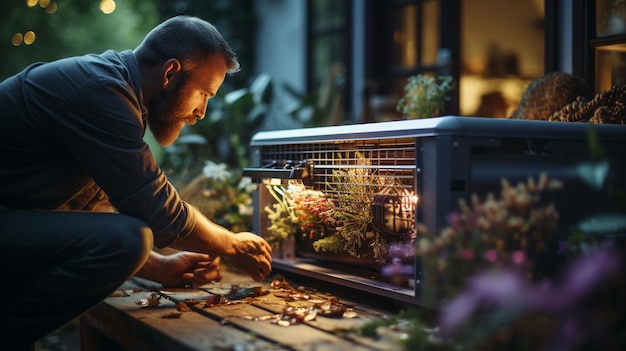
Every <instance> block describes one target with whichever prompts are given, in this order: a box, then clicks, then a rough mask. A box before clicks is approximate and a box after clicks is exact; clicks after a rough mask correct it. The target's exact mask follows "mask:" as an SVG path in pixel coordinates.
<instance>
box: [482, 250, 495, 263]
mask: <svg viewBox="0 0 626 351" xmlns="http://www.w3.org/2000/svg"><path fill="white" fill-rule="evenodd" d="M485 259H486V260H487V262H491V263H494V262H496V261H497V260H498V253H497V252H496V250H493V249H491V250H489V251H487V252H485Z"/></svg>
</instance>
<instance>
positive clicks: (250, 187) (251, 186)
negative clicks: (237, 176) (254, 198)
mask: <svg viewBox="0 0 626 351" xmlns="http://www.w3.org/2000/svg"><path fill="white" fill-rule="evenodd" d="M237 188H238V189H239V190H240V191H243V192H245V193H252V192H253V191H255V190H256V184H255V183H252V178H250V177H241V180H240V181H239V185H238V186H237Z"/></svg>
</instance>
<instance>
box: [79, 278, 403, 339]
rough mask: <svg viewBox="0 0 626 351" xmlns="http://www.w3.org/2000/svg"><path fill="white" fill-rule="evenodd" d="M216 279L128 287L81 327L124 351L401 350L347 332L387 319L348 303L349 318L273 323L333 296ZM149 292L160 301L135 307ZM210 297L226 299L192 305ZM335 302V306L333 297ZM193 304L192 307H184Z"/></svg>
mask: <svg viewBox="0 0 626 351" xmlns="http://www.w3.org/2000/svg"><path fill="white" fill-rule="evenodd" d="M222 276H223V280H222V282H216V283H212V284H207V285H204V286H202V287H200V288H199V289H162V288H159V287H158V286H157V285H154V284H153V283H151V282H145V281H139V282H140V286H141V290H133V289H136V288H137V286H136V285H132V284H130V283H129V284H127V285H126V286H125V288H126V289H127V291H129V293H130V296H126V297H109V298H107V299H106V300H105V301H103V302H102V303H101V304H99V305H98V306H96V307H95V308H94V309H93V310H92V311H90V312H89V313H88V314H87V315H86V316H85V317H84V320H85V322H86V323H87V324H89V325H91V326H92V327H94V328H96V329H97V330H99V331H100V332H102V333H103V334H105V335H107V336H108V337H110V338H112V339H114V340H116V342H117V343H119V344H120V345H122V346H123V347H124V348H126V349H128V350H173V349H175V350H207V349H212V350H236V349H239V348H240V347H241V346H243V345H245V350H257V349H258V350H307V351H308V350H346V349H352V350H356V351H359V350H366V351H367V350H373V351H375V350H390V351H393V350H401V347H400V344H399V343H395V342H389V341H382V340H375V339H372V338H367V337H363V336H359V335H358V334H357V333H355V332H354V330H356V329H358V328H360V327H362V326H363V325H364V324H366V323H368V322H370V321H373V320H376V319H380V318H385V316H386V314H385V313H384V312H382V311H379V310H377V309H375V308H371V307H369V306H358V305H356V304H355V303H353V302H350V303H345V305H346V306H345V307H346V308H347V310H348V311H349V312H350V313H347V314H344V316H337V317H325V316H322V315H319V314H318V315H317V317H316V318H315V319H313V320H309V321H305V322H299V323H294V324H291V325H288V326H284V325H280V323H277V321H278V318H279V317H280V316H281V312H283V310H284V308H285V307H286V306H291V307H295V308H303V309H306V308H310V307H312V306H313V305H314V304H315V303H320V301H325V300H328V299H331V298H333V296H332V295H330V294H327V293H324V292H316V291H308V290H297V288H296V287H293V289H288V288H273V287H272V285H271V282H269V281H265V282H260V283H259V282H254V281H252V280H251V279H249V278H247V277H244V276H241V275H239V274H236V273H233V272H228V271H223V273H222ZM135 283H137V281H135ZM235 288H238V289H249V290H250V291H257V290H259V289H260V290H262V291H263V292H264V293H263V294H260V295H259V296H254V297H247V298H245V299H240V298H239V297H238V296H232V294H229V293H232V292H233V291H234V289H235ZM151 290H154V291H155V292H157V293H158V294H159V296H160V297H161V298H160V300H159V304H158V306H154V307H139V306H138V304H137V301H140V300H141V299H144V301H145V299H147V298H148V296H149V294H150V293H151ZM294 291H296V292H298V293H301V294H302V295H306V296H307V297H308V298H307V299H301V300H300V299H296V300H295V301H294V299H293V298H290V293H293V292H294ZM214 295H219V296H222V297H224V296H228V297H229V298H231V299H228V300H229V302H227V303H220V304H215V305H207V304H205V303H204V302H199V301H204V299H205V298H206V297H207V296H214ZM296 296H299V295H296ZM334 298H335V299H337V298H338V299H339V303H340V304H341V303H342V301H341V298H340V297H334ZM192 300H193V301H196V302H197V303H193V304H192V303H189V302H190V301H192ZM224 301H225V299H224V298H222V302H224ZM177 302H187V305H188V306H189V307H190V309H191V311H189V312H178V311H177V309H176V303H177ZM172 313H179V316H178V318H163V316H164V315H167V314H172ZM348 317H349V318H348Z"/></svg>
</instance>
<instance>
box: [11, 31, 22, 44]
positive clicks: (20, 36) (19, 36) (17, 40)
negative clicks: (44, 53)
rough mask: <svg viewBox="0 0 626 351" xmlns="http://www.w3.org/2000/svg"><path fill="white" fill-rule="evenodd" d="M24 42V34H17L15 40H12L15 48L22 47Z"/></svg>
mask: <svg viewBox="0 0 626 351" xmlns="http://www.w3.org/2000/svg"><path fill="white" fill-rule="evenodd" d="M23 41H24V36H22V33H15V34H13V38H11V43H12V44H13V46H20V45H22V42H23Z"/></svg>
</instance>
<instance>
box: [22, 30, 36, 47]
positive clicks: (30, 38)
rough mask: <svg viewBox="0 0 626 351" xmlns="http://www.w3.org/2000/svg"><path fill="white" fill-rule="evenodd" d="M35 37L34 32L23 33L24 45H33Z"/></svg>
mask: <svg viewBox="0 0 626 351" xmlns="http://www.w3.org/2000/svg"><path fill="white" fill-rule="evenodd" d="M35 37H36V36H35V32H33V31H32V30H29V31H28V32H26V33H24V44H26V45H30V44H32V43H34V42H35Z"/></svg>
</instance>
